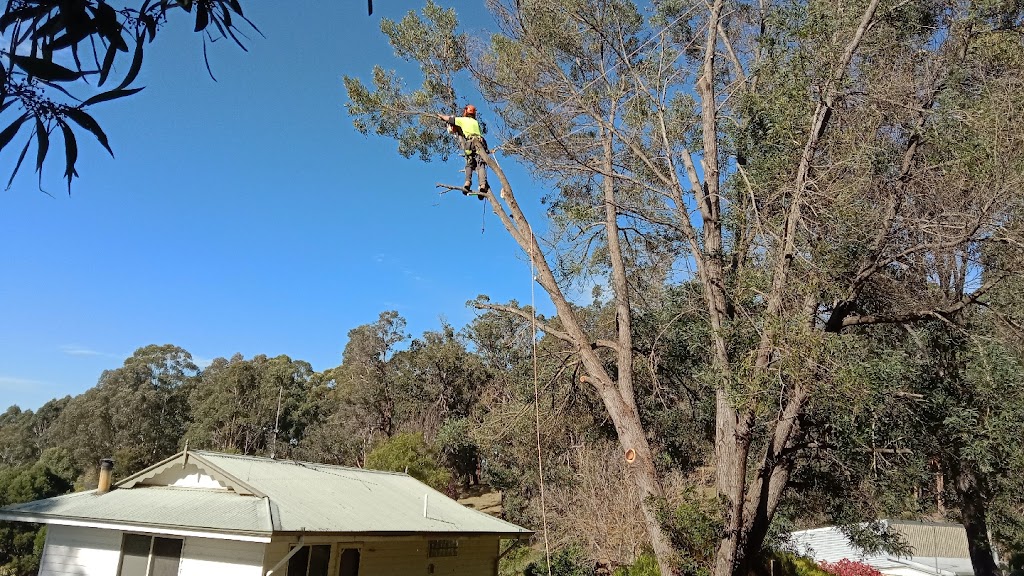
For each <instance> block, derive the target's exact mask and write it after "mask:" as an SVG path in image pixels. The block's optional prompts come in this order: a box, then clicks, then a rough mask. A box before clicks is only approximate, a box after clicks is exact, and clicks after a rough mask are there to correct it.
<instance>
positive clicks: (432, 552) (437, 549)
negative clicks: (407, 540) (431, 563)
mask: <svg viewBox="0 0 1024 576" xmlns="http://www.w3.org/2000/svg"><path fill="white" fill-rule="evenodd" d="M458 555H459V541H458V540H431V541H430V542H429V543H428V544H427V557H429V558H442V557H444V556H458Z"/></svg>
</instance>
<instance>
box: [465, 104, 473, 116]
mask: <svg viewBox="0 0 1024 576" xmlns="http://www.w3.org/2000/svg"><path fill="white" fill-rule="evenodd" d="M463 114H465V115H466V116H474V117H475V116H476V106H473V105H472V104H467V105H466V110H465V111H464V112H463Z"/></svg>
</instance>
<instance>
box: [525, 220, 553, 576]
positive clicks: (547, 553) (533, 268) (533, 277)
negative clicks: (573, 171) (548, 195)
mask: <svg viewBox="0 0 1024 576" xmlns="http://www.w3.org/2000/svg"><path fill="white" fill-rule="evenodd" d="M527 226H529V224H527ZM535 246H537V240H536V239H535V238H534V236H533V227H532V226H531V227H530V320H531V332H530V341H531V342H532V343H533V420H534V429H535V430H536V432H537V476H538V479H539V481H540V521H541V526H542V527H543V529H544V559H545V564H547V567H548V576H551V546H550V544H549V542H548V515H547V506H546V502H545V498H544V496H545V495H544V453H543V451H542V448H541V442H540V384H539V383H538V381H539V379H540V377H539V370H538V368H537V296H536V286H537V264H536V260H534V247H535Z"/></svg>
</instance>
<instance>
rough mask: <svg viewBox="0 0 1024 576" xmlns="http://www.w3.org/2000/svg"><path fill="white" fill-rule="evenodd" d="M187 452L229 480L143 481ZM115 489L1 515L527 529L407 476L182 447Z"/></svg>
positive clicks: (311, 526)
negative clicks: (218, 486)
mask: <svg viewBox="0 0 1024 576" xmlns="http://www.w3.org/2000/svg"><path fill="white" fill-rule="evenodd" d="M186 458H187V462H188V464H189V465H190V469H191V468H192V466H191V465H195V466H198V467H199V468H202V469H205V470H207V471H209V472H210V474H211V475H213V476H215V477H217V478H219V479H226V481H227V482H228V483H229V484H230V488H231V490H201V489H182V488H169V487H161V486H150V485H147V484H146V483H145V482H143V481H142V480H143V479H145V480H146V481H151V480H152V479H153V478H155V477H156V476H157V475H158V474H160V473H161V472H163V471H167V470H172V469H174V468H175V467H180V468H182V469H184V464H185V462H186ZM117 486H118V488H115V489H114V490H111V491H110V492H108V493H106V494H102V495H98V494H95V492H82V493H78V494H71V495H67V496H59V497H57V498H49V499H46V500H39V501H36V502H31V503H28V504H18V505H14V506H8V507H6V508H2V509H0V518H2V517H3V516H4V512H7V513H10V514H22V515H34V516H40V517H43V518H44V519H45V518H54V519H57V518H72V519H82V520H92V521H108V522H131V523H141V524H146V525H154V526H168V527H178V528H189V529H209V530H220V531H238V532H255V531H259V532H263V533H269V532H271V531H273V532H302V531H305V532H337V533H396V532H397V533H476V534H517V535H519V534H521V535H526V534H530V533H531V532H530V531H529V530H527V529H525V528H522V527H520V526H516V525H515V524H511V523H509V522H505V521H504V520H501V519H498V518H495V517H493V516H490V515H487V514H484V513H482V512H478V511H476V510H472V509H470V508H467V507H465V506H462V505H461V504H459V503H458V502H456V501H454V500H452V499H450V498H448V497H447V496H445V495H444V494H442V493H440V492H437V491H436V490H433V489H432V488H430V487H428V486H426V485H425V484H423V483H421V482H419V481H418V480H416V479H415V478H412V477H411V476H408V475H406V474H399V473H392V472H377V471H373V470H364V469H359V468H346V467H342V466H330V465H325V464H313V463H307V462H295V461H291V460H272V459H270V458H256V457H251V456H238V455H230V454H219V453H215V452H193V451H189V452H188V453H187V454H185V453H182V454H179V455H178V456H176V457H172V458H169V459H167V460H165V461H163V462H161V463H159V464H157V465H155V466H152V467H150V468H148V469H146V470H143V471H142V472H139V473H137V474H134V475H132V476H129V477H128V478H125V479H124V480H122V481H121V482H119V483H118V485H117ZM261 496H263V497H261ZM264 497H265V498H264Z"/></svg>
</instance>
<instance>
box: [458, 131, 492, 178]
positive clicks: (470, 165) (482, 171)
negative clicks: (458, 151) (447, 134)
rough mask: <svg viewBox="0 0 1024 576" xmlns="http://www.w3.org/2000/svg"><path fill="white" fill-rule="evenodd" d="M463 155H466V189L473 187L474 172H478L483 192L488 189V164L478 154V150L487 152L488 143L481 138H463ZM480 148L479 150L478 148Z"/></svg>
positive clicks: (477, 175)
mask: <svg viewBox="0 0 1024 576" xmlns="http://www.w3.org/2000/svg"><path fill="white" fill-rule="evenodd" d="M460 140H461V142H462V153H463V154H465V155H466V187H467V188H469V187H471V186H472V185H473V172H474V171H475V172H476V177H477V183H479V184H480V189H481V190H486V189H487V163H486V162H485V161H484V159H483V157H482V156H480V155H478V154H477V150H483V151H484V152H485V153H486V151H487V141H486V140H484V139H483V138H480V137H474V138H462V137H460ZM478 147H479V148H478Z"/></svg>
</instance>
